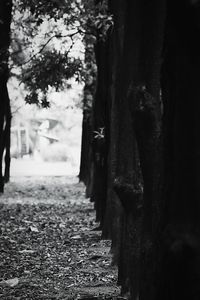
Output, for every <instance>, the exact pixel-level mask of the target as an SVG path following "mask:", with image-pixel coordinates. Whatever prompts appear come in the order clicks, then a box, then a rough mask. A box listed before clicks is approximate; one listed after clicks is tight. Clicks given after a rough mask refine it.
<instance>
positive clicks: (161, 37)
mask: <svg viewBox="0 0 200 300" xmlns="http://www.w3.org/2000/svg"><path fill="white" fill-rule="evenodd" d="M108 9H109V13H111V14H112V15H113V21H114V25H113V27H112V28H110V29H109V31H108V33H107V38H106V39H105V40H102V39H101V38H99V37H98V33H97V42H96V45H95V58H96V64H97V79H96V90H95V93H93V96H94V99H93V105H92V108H91V109H90V122H89V123H87V122H86V120H88V119H87V118H86V117H84V120H85V121H84V122H85V123H84V124H85V125H84V126H85V127H84V128H85V129H84V130H86V132H87V133H86V132H85V133H84V134H85V136H87V145H86V143H85V144H84V143H83V144H82V153H87V155H88V154H89V153H92V154H91V155H88V156H87V157H86V156H85V158H84V161H82V164H81V173H80V174H81V176H80V179H81V180H83V181H85V183H86V185H87V190H89V191H90V192H89V194H88V195H90V197H91V200H92V201H94V203H95V209H96V218H97V221H99V222H100V227H101V229H102V237H103V238H111V239H112V251H113V259H114V261H115V262H116V263H117V264H118V266H119V279H118V281H119V284H120V285H121V286H122V293H123V294H126V295H129V298H130V299H133V300H138V299H140V300H155V299H158V300H160V299H162V300H172V299H176V300H177V299H191V300H192V299H200V260H199V259H200V235H199V231H200V224H199V223H200V175H199V163H200V133H199V129H200V117H199V115H200V99H199V96H200V92H199V81H200V74H199V73H200V42H199V41H200V21H199V20H200V19H199V16H200V5H199V1H189V0H185V1H181V0H177V1H176V2H172V1H170V0H152V1H146V0H125V1H124V0H109V1H108ZM84 116H85V115H84ZM89 124H90V125H89ZM86 126H87V128H86ZM85 142H86V140H85ZM82 157H83V156H82ZM84 170H85V171H86V172H85V174H84ZM83 174H84V175H83Z"/></svg>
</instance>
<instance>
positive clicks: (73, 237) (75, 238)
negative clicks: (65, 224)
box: [71, 234, 81, 240]
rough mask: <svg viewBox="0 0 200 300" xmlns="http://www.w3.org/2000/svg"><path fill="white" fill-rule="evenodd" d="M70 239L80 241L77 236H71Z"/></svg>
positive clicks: (79, 237)
mask: <svg viewBox="0 0 200 300" xmlns="http://www.w3.org/2000/svg"><path fill="white" fill-rule="evenodd" d="M71 239H73V240H79V239H81V236H80V235H78V234H77V235H74V236H72V237H71Z"/></svg>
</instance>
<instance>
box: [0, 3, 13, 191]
mask: <svg viewBox="0 0 200 300" xmlns="http://www.w3.org/2000/svg"><path fill="white" fill-rule="evenodd" d="M11 12H12V1H11V0H2V1H1V3H0V20H1V22H0V37H1V38H0V192H1V193H2V192H3V189H4V176H3V170H2V160H3V153H4V149H5V147H6V145H5V141H6V138H5V132H4V131H5V130H10V129H9V127H10V126H7V125H6V123H7V121H8V122H9V116H8V114H9V111H8V109H7V108H8V107H9V106H10V104H9V101H10V100H9V97H8V90H7V81H8V76H9V75H8V57H9V52H8V49H9V45H10V23H11ZM8 125H9V124H8ZM9 135H10V134H8V135H7V136H8V137H9ZM7 145H9V143H7ZM7 162H8V160H7ZM7 167H8V165H7Z"/></svg>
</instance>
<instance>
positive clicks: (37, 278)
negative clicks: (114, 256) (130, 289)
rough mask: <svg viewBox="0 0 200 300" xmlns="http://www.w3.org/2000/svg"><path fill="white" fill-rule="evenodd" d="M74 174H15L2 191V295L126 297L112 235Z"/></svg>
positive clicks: (14, 299)
mask: <svg viewBox="0 0 200 300" xmlns="http://www.w3.org/2000/svg"><path fill="white" fill-rule="evenodd" d="M97 226H98V224H96V223H95V212H94V210H93V204H92V203H90V202H89V200H88V199H85V197H84V186H83V185H82V184H81V183H78V180H77V178H75V177H69V176H68V177H67V176H65V177H64V176H63V177H47V176H45V177H18V178H17V177H12V178H11V182H10V183H9V184H8V185H7V186H6V188H5V193H4V194H3V195H1V196H0V299H2V300H23V299H26V300H29V299H30V300H31V299H34V300H37V299H41V300H42V299H46V300H47V299H48V300H49V299H61V300H65V299H77V300H78V299H123V298H122V297H120V296H119V294H120V289H119V287H118V286H117V283H116V282H117V269H116V267H115V266H112V264H111V255H110V241H104V240H101V239H100V234H101V232H100V231H96V230H94V229H95V228H96V227H97Z"/></svg>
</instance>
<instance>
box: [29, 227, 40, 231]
mask: <svg viewBox="0 0 200 300" xmlns="http://www.w3.org/2000/svg"><path fill="white" fill-rule="evenodd" d="M30 230H31V231H32V232H39V230H38V229H37V227H34V226H30Z"/></svg>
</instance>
